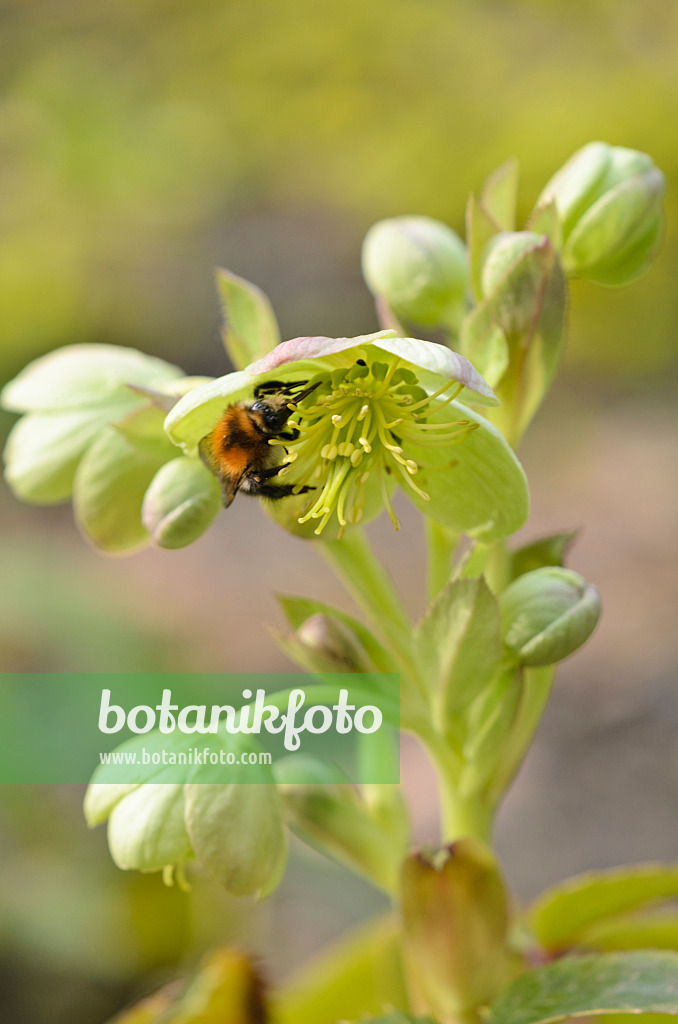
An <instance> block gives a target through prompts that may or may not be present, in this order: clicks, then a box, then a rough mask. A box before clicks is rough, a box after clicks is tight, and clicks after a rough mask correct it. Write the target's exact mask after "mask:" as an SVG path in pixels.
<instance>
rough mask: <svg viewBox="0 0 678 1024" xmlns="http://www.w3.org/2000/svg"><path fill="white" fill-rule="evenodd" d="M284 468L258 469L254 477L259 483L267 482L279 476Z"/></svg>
mask: <svg viewBox="0 0 678 1024" xmlns="http://www.w3.org/2000/svg"><path fill="white" fill-rule="evenodd" d="M282 468H283V467H282V466H269V467H268V469H258V470H257V472H256V473H253V474H252V476H253V477H254V479H255V480H256V481H257V483H263V482H264V481H265V480H271V479H272V478H273V477H274V476H277V475H278V473H279V472H280V470H281V469H282Z"/></svg>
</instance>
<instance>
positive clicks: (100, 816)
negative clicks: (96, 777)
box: [83, 782, 138, 828]
mask: <svg viewBox="0 0 678 1024" xmlns="http://www.w3.org/2000/svg"><path fill="white" fill-rule="evenodd" d="M135 789H138V784H137V783H134V782H90V784H89V786H88V787H87V792H86V793H85V803H84V808H83V809H84V812H85V820H86V821H87V824H88V825H89V827H90V828H94V826H95V825H101V824H102V823H103V822H104V821H106V820H107V819H108V817H109V816H110V813H111V811H112V810H113V808H114V807H115V806H116V805H117V804H119V803H120V801H121V800H122V799H124V797H126V796H127V795H128V793H132V792H133V791H134V790H135Z"/></svg>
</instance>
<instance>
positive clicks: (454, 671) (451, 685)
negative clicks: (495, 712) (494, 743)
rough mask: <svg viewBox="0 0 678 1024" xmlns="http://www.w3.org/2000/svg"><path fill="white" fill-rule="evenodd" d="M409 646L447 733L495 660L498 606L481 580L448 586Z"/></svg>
mask: <svg viewBox="0 0 678 1024" xmlns="http://www.w3.org/2000/svg"><path fill="white" fill-rule="evenodd" d="M415 642H416V644H417V649H418V651H419V655H420V657H421V659H422V662H423V664H425V665H428V671H429V672H430V673H431V676H430V678H431V683H432V687H433V688H434V693H435V700H436V703H437V706H438V715H439V717H440V720H441V722H442V723H443V724H444V727H446V728H449V727H450V725H451V723H452V722H453V720H454V719H455V718H456V717H457V716H458V715H459V714H460V713H461V712H463V711H464V709H465V708H467V707H468V706H469V704H471V702H472V701H473V700H475V698H476V697H477V696H478V694H479V693H480V691H481V689H482V688H483V687H484V686H485V685H487V682H488V680H490V679H492V677H493V676H494V674H495V671H496V669H497V667H498V665H499V660H500V657H501V637H500V616H499V605H498V604H497V600H496V598H495V596H494V594H492V592H491V591H490V589H489V587H488V586H487V584H486V583H485V580H484V579H483V578H482V577H481V578H479V579H472V580H468V579H464V580H456V581H454V582H452V583H449V584H448V585H447V586H446V587H445V589H444V590H442V591H441V593H440V594H439V595H438V597H437V598H436V600H435V601H434V602H433V604H432V605H431V607H430V608H429V610H428V611H427V613H426V615H425V617H424V618H423V619H422V621H421V622H420V624H419V626H418V627H417V632H416V638H415Z"/></svg>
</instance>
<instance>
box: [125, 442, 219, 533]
mask: <svg viewBox="0 0 678 1024" xmlns="http://www.w3.org/2000/svg"><path fill="white" fill-rule="evenodd" d="M220 508H221V497H220V494H219V484H218V483H217V480H216V478H215V477H214V476H213V475H212V473H210V472H209V470H208V469H207V468H206V467H205V466H204V465H203V463H202V462H200V461H199V460H198V459H189V458H186V456H184V455H180V456H179V458H177V459H172V460H171V461H170V462H166V463H165V465H164V466H162V467H161V468H160V469H159V470H158V472H157V473H156V474H155V476H154V477H153V479H152V480H151V483H150V485H149V487H148V490H147V491H146V494H145V495H144V500H143V504H142V506H141V521H142V523H143V525H144V527H145V529H146V530H148V532H149V534H150V536H151V543H153V544H155V545H156V547H159V548H183V547H185V546H186V545H187V544H192V543H193V541H194V540H197V539H198V537H201V536H202V534H203V533H204V532H205V530H206V529H207V528H208V526H209V525H210V524H211V522H212V520H213V519H214V518H215V516H216V515H217V513H218V512H219V510H220Z"/></svg>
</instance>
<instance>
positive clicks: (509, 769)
mask: <svg viewBox="0 0 678 1024" xmlns="http://www.w3.org/2000/svg"><path fill="white" fill-rule="evenodd" d="M555 674H556V669H555V666H554V665H548V666H547V667H545V668H526V669H524V683H523V696H522V700H521V702H520V707H519V709H518V715H517V717H516V721H515V723H514V725H513V728H512V729H511V734H510V736H509V738H508V740H507V741H506V745H505V748H504V753H503V756H502V759H501V762H500V764H499V766H498V768H497V771H496V772H495V774H494V780H493V784H492V796H493V798H494V799H495V800H499V798H500V797H501V796H502V794H503V793H504V791H505V790H506V789H507V788H508V786H509V785H510V783H511V782H512V780H513V777H514V775H515V774H516V772H517V771H518V769H519V768H520V765H521V763H522V760H523V758H524V757H525V754H526V753H527V751H528V749H529V747H530V744H531V743H532V740H533V738H534V734H535V732H536V731H537V726H538V725H539V722H540V721H541V717H542V715H543V713H544V709H545V707H546V705H547V703H548V699H549V697H550V696H551V689H552V688H553V680H554V678H555Z"/></svg>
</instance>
